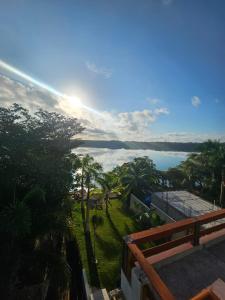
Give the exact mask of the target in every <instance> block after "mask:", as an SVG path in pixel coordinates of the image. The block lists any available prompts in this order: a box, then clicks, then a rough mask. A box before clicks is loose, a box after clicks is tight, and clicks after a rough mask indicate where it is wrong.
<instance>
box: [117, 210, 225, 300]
mask: <svg viewBox="0 0 225 300" xmlns="http://www.w3.org/2000/svg"><path fill="white" fill-rule="evenodd" d="M224 217H225V209H221V210H217V211H214V212H210V213H206V214H204V215H200V216H196V217H192V218H188V219H184V220H181V221H178V222H175V223H171V224H166V225H163V226H160V227H157V228H153V229H149V230H145V231H142V232H137V233H134V234H131V235H129V236H127V237H126V238H125V243H124V253H123V254H124V256H123V266H122V270H121V288H122V290H123V293H124V295H125V298H126V299H129V300H131V299H135V300H139V299H150V300H154V299H156V300H159V299H160V300H186V299H192V300H197V299H208V300H209V299H225V283H224V281H225V257H224V253H225V222H224ZM149 243H151V244H153V243H154V246H153V247H151V248H147V249H146V244H147V245H149ZM143 244H144V245H145V247H143V246H142V245H143Z"/></svg>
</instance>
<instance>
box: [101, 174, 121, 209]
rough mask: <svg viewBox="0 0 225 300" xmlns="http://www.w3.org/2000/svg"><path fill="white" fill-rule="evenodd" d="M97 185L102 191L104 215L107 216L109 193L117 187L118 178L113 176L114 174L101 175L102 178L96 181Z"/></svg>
mask: <svg viewBox="0 0 225 300" xmlns="http://www.w3.org/2000/svg"><path fill="white" fill-rule="evenodd" d="M98 183H99V184H100V185H101V187H102V189H103V194H104V201H105V210H106V214H108V207H109V201H110V193H111V192H112V191H113V190H114V189H115V188H116V187H117V185H118V177H116V176H115V174H114V172H108V173H103V174H102V176H101V177H100V178H99V179H98Z"/></svg>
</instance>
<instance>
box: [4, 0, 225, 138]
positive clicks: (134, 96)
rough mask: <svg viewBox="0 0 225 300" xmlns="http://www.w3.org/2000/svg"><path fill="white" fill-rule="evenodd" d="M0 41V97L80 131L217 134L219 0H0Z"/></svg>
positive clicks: (220, 125) (224, 22)
mask: <svg viewBox="0 0 225 300" xmlns="http://www.w3.org/2000/svg"><path fill="white" fill-rule="evenodd" d="M0 43H1V47H0V104H1V105H3V106H9V105H10V104H12V103H14V102H17V103H20V104H22V105H24V106H25V107H27V108H28V109H31V110H32V111H34V110H36V109H38V108H40V107H41V108H43V109H47V110H50V111H51V110H52V111H53V110H54V111H57V112H60V113H63V114H68V115H72V116H74V117H76V118H78V120H79V121H80V122H81V123H82V124H83V125H84V126H85V128H86V129H85V131H84V133H83V135H82V138H85V139H101V140H102V139H110V140H111V139H113V140H115V139H118V140H135V141H179V142H180V141H181V142H186V141H198V142H200V141H204V140H206V139H208V138H211V139H220V140H222V141H225V121H224V115H225V1H224V0H193V1H192V0H188V1H187V0H139V1H133V0H122V1H121V0H119V1H117V0H113V1H112V0H111V1H110V0H90V1H88V0H82V1H78V0H65V1H61V0H60V1H58V0H39V1H33V0H1V9H0ZM5 64H7V65H5ZM6 66H10V67H13V68H14V69H12V68H11V69H10V68H9V67H6ZM15 69H16V71H17V72H15ZM21 74H22V75H21ZM24 74H25V75H26V76H23V75H24Z"/></svg>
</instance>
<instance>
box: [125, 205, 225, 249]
mask: <svg viewBox="0 0 225 300" xmlns="http://www.w3.org/2000/svg"><path fill="white" fill-rule="evenodd" d="M222 218H225V209H220V210H217V211H214V212H209V213H207V214H205V215H202V216H197V217H195V218H188V219H185V220H181V221H177V222H174V223H170V224H165V225H162V226H159V227H155V228H151V229H148V230H144V231H140V232H136V233H132V234H130V235H129V237H130V238H131V239H132V240H133V241H134V242H135V243H137V244H140V243H144V242H150V241H154V240H159V239H161V238H163V237H166V236H170V235H172V234H174V233H176V232H180V231H183V230H185V229H192V228H193V227H194V226H195V225H196V224H197V223H198V224H199V225H203V224H206V223H210V222H213V221H216V220H218V219H222ZM215 230H218V229H216V227H215ZM211 232H212V231H211Z"/></svg>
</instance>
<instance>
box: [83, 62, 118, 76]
mask: <svg viewBox="0 0 225 300" xmlns="http://www.w3.org/2000/svg"><path fill="white" fill-rule="evenodd" d="M85 65H86V68H87V69H88V70H89V71H91V72H93V73H95V74H97V75H102V76H103V77H105V78H110V77H111V76H112V70H111V69H108V68H105V67H98V66H97V65H96V64H94V63H91V62H88V61H87V62H86V63H85Z"/></svg>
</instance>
